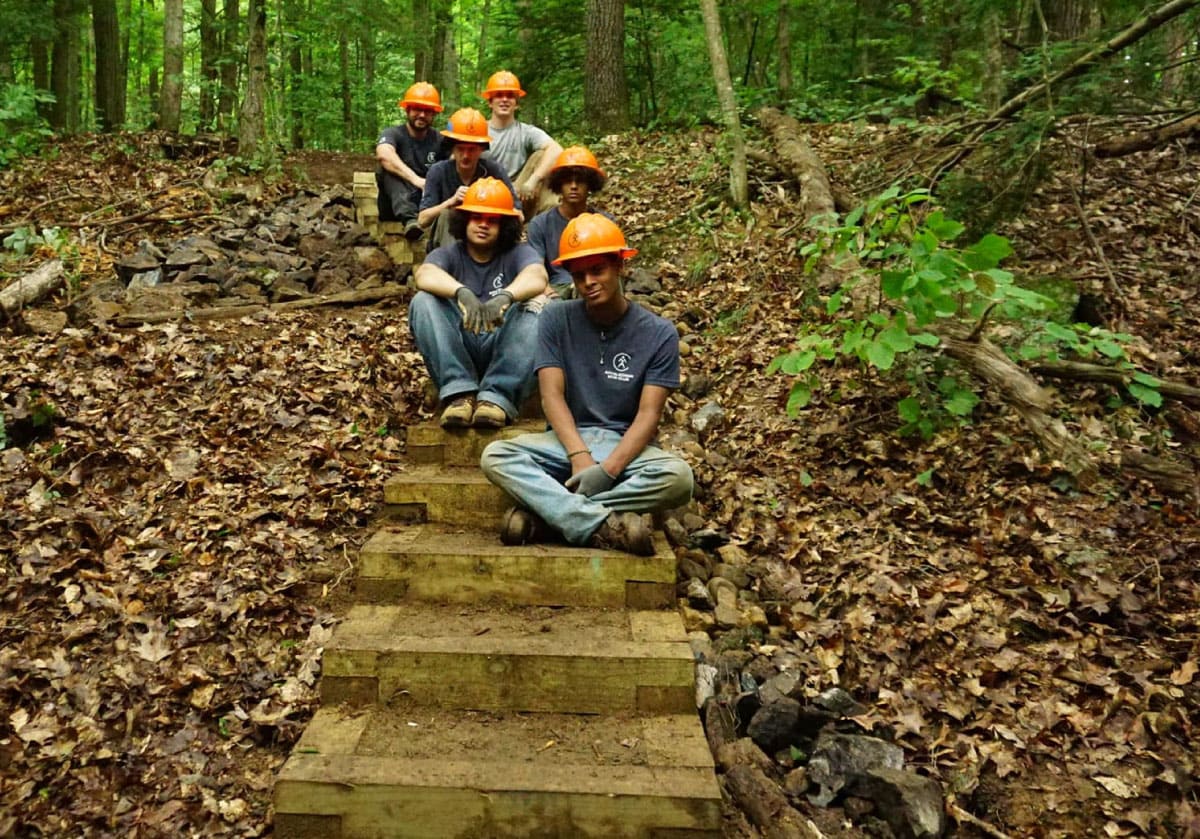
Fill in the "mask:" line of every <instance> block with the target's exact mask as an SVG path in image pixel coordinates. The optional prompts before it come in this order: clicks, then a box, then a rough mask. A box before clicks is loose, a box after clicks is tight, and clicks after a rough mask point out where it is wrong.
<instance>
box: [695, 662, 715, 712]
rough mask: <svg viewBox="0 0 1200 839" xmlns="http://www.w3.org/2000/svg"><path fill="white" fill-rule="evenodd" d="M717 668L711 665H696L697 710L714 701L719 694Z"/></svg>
mask: <svg viewBox="0 0 1200 839" xmlns="http://www.w3.org/2000/svg"><path fill="white" fill-rule="evenodd" d="M717 674H718V671H717V668H715V667H713V666H712V665H711V664H697V665H696V708H697V709H699V708H703V707H704V703H706V702H708V700H710V699H712V698H713V696H715V695H716V692H717Z"/></svg>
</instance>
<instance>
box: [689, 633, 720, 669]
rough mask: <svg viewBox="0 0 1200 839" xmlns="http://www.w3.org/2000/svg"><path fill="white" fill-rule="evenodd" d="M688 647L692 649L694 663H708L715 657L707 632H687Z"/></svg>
mask: <svg viewBox="0 0 1200 839" xmlns="http://www.w3.org/2000/svg"><path fill="white" fill-rule="evenodd" d="M688 646H689V647H691V648H692V657H693V658H695V659H696V661H703V662H710V661H712V660H713V659H714V658H715V657H716V655H715V653H714V652H713V646H712V639H711V638H709V637H708V633H707V632H689V633H688Z"/></svg>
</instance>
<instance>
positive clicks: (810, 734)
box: [794, 696, 840, 751]
mask: <svg viewBox="0 0 1200 839" xmlns="http://www.w3.org/2000/svg"><path fill="white" fill-rule="evenodd" d="M794 698H795V699H799V698H800V697H798V696H797V697H794ZM838 719H840V718H839V717H838V716H837V714H831V713H829V712H828V711H822V710H821V709H820V708H814V707H812V706H811V705H803V706H801V708H800V719H799V720H797V721H796V735H797V737H798V738H799V740H800V743H801V745H802V746H804V747H805V748H807V749H808V750H809V751H811V750H812V746H813V744H814V743H815V742H816V740H817V738H818V737H820V736H821V733H822V732H823V731H824V730H825V729H826V728H827V727H828V726H830V725H833V724H834V723H836V722H837V721H838Z"/></svg>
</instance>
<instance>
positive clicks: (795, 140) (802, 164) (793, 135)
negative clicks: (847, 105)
mask: <svg viewBox="0 0 1200 839" xmlns="http://www.w3.org/2000/svg"><path fill="white" fill-rule="evenodd" d="M758 122H759V124H760V125H761V126H762V127H763V128H764V129H766V130H767V132H768V133H769V134H770V135H771V139H772V140H774V142H775V148H776V150H777V151H778V152H779V158H778V162H779V164H781V168H782V169H783V171H784V172H785V173H786V174H787V175H789V176H791V177H792V178H794V179H795V180H796V182H797V183H799V184H800V215H801V217H802V218H804V220H805V221H808V222H811V221H813V220H814V219H819V218H828V220H829V222H833V221H835V220H836V219H837V209H836V208H835V207H834V202H833V189H832V188H831V187H830V185H829V175H828V174H827V173H826V171H825V164H824V163H822V162H821V158H820V157H818V156H817V153H816V152H814V151H813V149H812V146H810V145H809V144H808V139H807V138H806V137H805V136H804V130H803V129H802V128H801V127H800V123H799V122H797V121H796V119H795V118H794V117H790V116H788V115H787V114H784V113H782V112H780V111H777V110H776V109H775V108H763V109H762V110H761V111H759V112H758Z"/></svg>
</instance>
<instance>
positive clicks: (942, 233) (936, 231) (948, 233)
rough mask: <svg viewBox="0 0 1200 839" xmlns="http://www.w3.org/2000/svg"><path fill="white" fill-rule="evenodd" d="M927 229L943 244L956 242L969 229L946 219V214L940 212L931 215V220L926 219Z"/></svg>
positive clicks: (950, 219)
mask: <svg viewBox="0 0 1200 839" xmlns="http://www.w3.org/2000/svg"><path fill="white" fill-rule="evenodd" d="M925 227H927V228H928V229H929V231H930V232H931V233H933V235H934V236H937V237H938V241H941V242H951V241H954V240H955V239H957V238H958V237H959V236H961V235H962V234H963V231H965V230H966V229H967V226H966V225H965V224H962V223H961V222H957V221H955V220H954V219H952V218H946V216H945V214H944V213H942V212H940V211H939V212H936V213H930V214H929V218H927V219H925Z"/></svg>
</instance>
